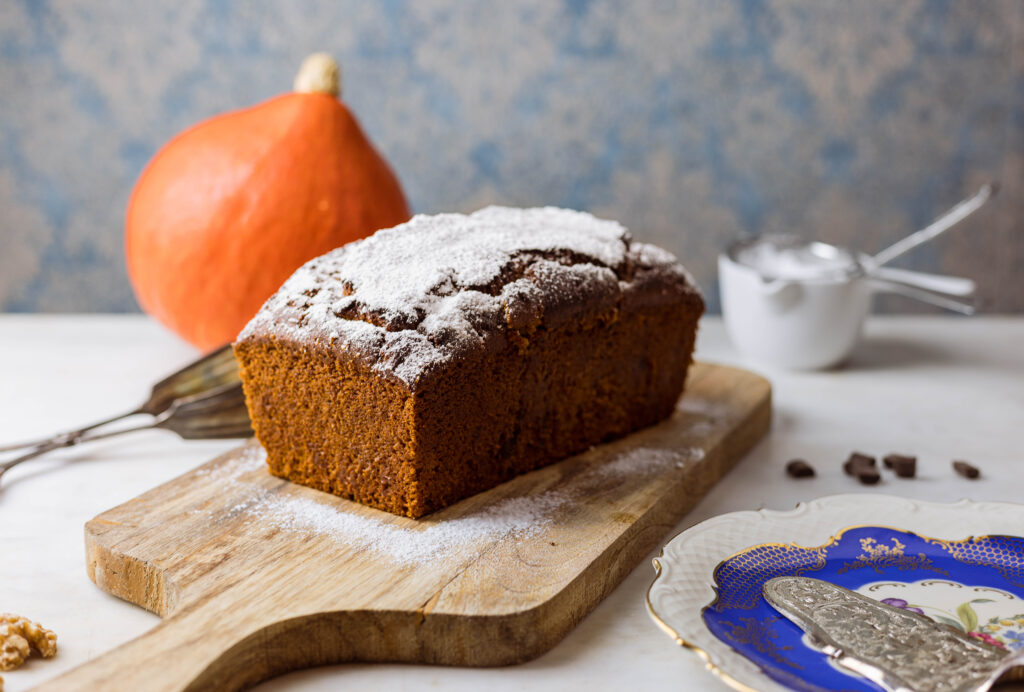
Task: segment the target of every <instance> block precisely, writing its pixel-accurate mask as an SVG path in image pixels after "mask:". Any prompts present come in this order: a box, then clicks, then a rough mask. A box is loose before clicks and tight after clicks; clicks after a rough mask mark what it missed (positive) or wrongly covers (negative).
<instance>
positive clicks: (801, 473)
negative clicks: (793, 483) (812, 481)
mask: <svg viewBox="0 0 1024 692" xmlns="http://www.w3.org/2000/svg"><path fill="white" fill-rule="evenodd" d="M786 473H788V474H789V475H790V476H792V477H793V478H813V477H814V467H813V466H811V465H810V464H808V463H807V462H806V461H804V460H803V459H793V460H792V461H790V462H789V463H788V464H786Z"/></svg>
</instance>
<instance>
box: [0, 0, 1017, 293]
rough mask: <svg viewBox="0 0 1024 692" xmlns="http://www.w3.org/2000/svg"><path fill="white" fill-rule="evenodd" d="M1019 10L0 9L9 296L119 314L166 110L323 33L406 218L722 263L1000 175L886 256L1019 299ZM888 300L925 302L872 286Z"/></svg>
mask: <svg viewBox="0 0 1024 692" xmlns="http://www.w3.org/2000/svg"><path fill="white" fill-rule="evenodd" d="M1022 11H1024V5H1022V2H1020V1H1016V0H1002V1H995V2H967V1H966V0H964V1H961V2H922V1H916V2H915V1H905V2H895V3H894V2H880V1H875V0H858V1H857V2H839V1H838V0H815V1H810V0H808V1H806V2H793V1H786V0H771V1H767V2H737V1H726V0H706V1H703V2H702V1H699V0H697V1H691V2H665V1H632V2H602V1H598V0H595V1H592V2H589V1H580V0H564V1H561V2H556V1H550V0H549V1H532V2H493V1H489V2H484V1H479V2H474V1H466V0H461V1H460V0H448V1H435V0H426V1H423V2H400V1H389V2H369V1H367V2H335V1H328V0H322V1H320V0H306V1H303V2H245V3H232V2H228V1H227V0H174V1H173V2H172V1H170V0H164V1H161V2H138V1H137V0H116V1H105V2H81V1H74V0H59V1H58V0H54V1H50V2H32V1H30V0H20V1H15V0H4V2H3V3H0V104H2V105H0V309H2V310H7V311H131V310H137V309H138V308H137V306H136V303H135V301H134V299H133V297H132V292H131V288H130V286H129V284H128V281H127V277H126V274H125V270H124V263H123V258H122V222H123V212H124V207H125V203H126V201H127V199H128V195H129V192H130V191H131V187H132V184H133V182H134V180H135V178H136V176H137V175H138V174H139V172H140V170H141V169H142V167H143V165H144V164H145V163H146V161H147V160H148V159H149V157H150V156H152V154H153V153H154V152H155V151H156V149H157V148H158V147H159V146H160V145H161V144H162V143H163V142H165V141H166V140H167V139H168V138H169V137H171V136H172V135H173V134H175V133H176V132H178V131H179V130H181V129H183V128H185V127H187V126H189V125H191V124H193V123H195V122H196V121H198V120H200V119H203V118H206V117H208V116H211V115H213V114H215V113H219V112H221V111H224V110H228V109H234V108H239V107H243V106H247V105H250V104H253V103H256V102H258V101H260V100H263V99H266V98H269V97H271V96H273V95H275V94H277V93H279V92H281V91H284V90H286V89H288V88H289V87H290V84H291V80H292V77H293V75H294V72H295V70H296V68H297V66H298V64H299V63H300V62H301V60H302V58H303V57H304V56H305V55H306V54H307V53H309V52H312V51H314V50H326V51H330V52H332V53H333V54H335V55H336V56H337V57H338V58H339V60H340V62H341V63H342V66H343V71H344V92H345V93H344V98H345V100H346V101H347V102H348V103H349V104H350V105H351V106H352V108H353V109H354V110H355V112H356V113H357V114H358V116H359V117H360V119H361V121H362V122H363V124H364V126H365V127H366V129H367V130H368V131H369V133H370V135H371V137H372V138H373V140H374V141H375V142H376V143H377V145H378V147H379V148H380V149H381V150H382V151H383V152H384V153H385V155H386V156H387V157H388V158H389V160H390V161H391V162H392V164H393V166H394V167H395V169H396V170H397V172H398V174H399V176H400V177H401V179H402V181H403V183H404V185H405V188H406V191H407V193H408V195H409V197H410V199H411V202H412V204H413V206H414V208H415V209H416V210H417V211H421V212H436V211H442V210H465V211H468V210H472V209H474V208H477V207H480V206H483V205H485V204H488V203H492V202H501V203H506V204H513V205H536V204H557V205H563V206H568V207H576V208H582V209H588V210H591V211H593V212H594V213H597V214H600V215H604V216H609V217H615V218H618V219H621V220H622V221H624V222H625V223H626V224H627V225H628V226H629V227H631V228H632V229H633V230H634V233H635V235H637V236H639V237H641V238H644V239H647V240H651V241H654V242H658V243H660V244H662V245H664V246H666V247H668V248H669V249H671V250H673V251H674V252H676V253H678V254H679V255H680V256H681V257H682V258H683V259H684V262H685V263H686V264H687V265H688V266H689V268H690V269H691V270H692V271H693V272H694V274H695V275H696V276H697V278H698V279H699V281H700V282H701V283H702V285H703V286H704V287H705V288H706V289H707V293H708V297H709V298H710V299H711V301H710V302H711V303H712V307H713V308H715V307H717V295H716V292H717V291H716V284H715V268H714V258H715V255H716V253H717V252H718V251H719V250H720V249H721V248H722V247H723V246H724V245H725V244H726V243H727V242H728V240H729V239H731V238H733V237H734V236H736V235H738V234H740V233H745V232H758V231H764V230H778V229H787V230H795V231H798V232H800V233H803V234H806V235H808V236H810V235H814V236H818V237H821V238H824V239H828V240H831V241H838V242H842V243H846V244H850V245H853V246H855V247H858V248H861V249H864V250H869V251H870V250H876V249H879V248H881V247H882V246H883V245H885V244H887V243H888V242H890V241H893V240H895V239H897V238H898V237H900V236H902V235H904V234H906V233H909V232H910V231H912V230H914V229H915V228H917V227H920V226H922V225H924V224H925V223H926V222H927V221H929V220H930V219H931V218H932V217H933V216H935V215H936V214H938V213H939V212H941V211H942V210H943V209H944V208H945V207H947V206H949V205H951V204H952V203H954V202H955V201H957V200H958V199H959V198H960V197H962V196H964V195H965V194H967V193H968V192H971V191H973V190H974V189H975V188H976V187H977V186H978V185H980V184H981V183H982V182H983V181H985V180H987V179H989V178H992V177H998V178H1000V179H1001V180H1002V181H1003V194H1002V195H1001V196H1000V198H999V199H998V200H997V202H996V203H995V204H993V205H991V206H990V207H989V208H987V209H985V210H983V211H982V212H980V213H979V214H978V215H977V216H976V217H975V218H973V219H972V220H971V221H970V222H969V223H967V224H965V225H964V227H963V228H962V229H960V230H959V231H956V232H954V233H953V234H951V235H950V236H949V237H946V238H943V239H942V240H940V241H939V242H937V243H935V244H934V245H931V246H928V247H925V248H922V249H921V250H920V251H918V252H916V253H915V254H914V255H913V257H911V258H908V259H907V261H906V262H905V264H907V265H908V266H913V267H915V268H920V269H927V270H932V271H942V272H952V273H959V274H964V275H968V276H972V277H974V278H976V279H978V280H979V282H980V283H981V289H982V293H983V296H984V297H985V299H986V300H987V302H988V305H989V308H990V309H992V310H998V311H1021V310H1024V279H1022V278H1021V277H1022V275H1024V233H1022V232H1021V228H1020V225H1021V224H1020V221H1019V220H1020V219H1021V218H1022V217H1021V212H1022V211H1024V208H1022V201H1021V200H1022V199H1024V198H1022V195H1021V192H1022V191H1024V158H1022V153H1024V102H1022V97H1024V79H1022V76H1024V64H1022V57H1024V52H1022V48H1024V39H1022V28H1024V27H1022V21H1024V15H1022ZM883 307H885V308H886V309H900V310H904V309H917V308H916V306H915V304H913V303H909V302H895V300H893V301H888V302H886V303H885V305H884V306H883Z"/></svg>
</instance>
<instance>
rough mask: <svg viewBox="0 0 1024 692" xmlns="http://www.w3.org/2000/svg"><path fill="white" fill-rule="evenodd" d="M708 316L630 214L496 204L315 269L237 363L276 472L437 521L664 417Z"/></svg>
mask: <svg viewBox="0 0 1024 692" xmlns="http://www.w3.org/2000/svg"><path fill="white" fill-rule="evenodd" d="M703 310H704V303H703V301H702V299H701V296H700V293H699V292H698V290H697V288H696V286H695V285H694V283H693V281H692V280H691V279H690V278H689V276H688V275H687V273H686V272H685V270H684V269H683V268H682V267H681V266H680V265H679V263H678V262H677V261H676V260H675V258H674V257H673V256H672V255H670V254H669V253H667V252H665V251H664V250H661V249H659V248H656V247H654V246H651V245H646V244H643V243H636V242H633V241H632V240H631V238H630V236H629V233H628V232H627V231H626V229H625V228H623V227H622V226H620V225H619V224H618V223H615V222H613V221H603V220H598V219H596V218H594V217H593V216H590V215H589V214H585V213H581V212H575V211H569V210H564V209H554V208H544V209H508V208H501V207H489V208H487V209H483V210H481V211H478V212H476V213H474V214H470V215H468V216H464V215H461V214H441V215H438V216H416V217H414V218H413V219H412V220H411V221H409V222H408V223H405V224H402V225H400V226H396V227H395V228H391V229H387V230H383V231H379V232H377V233H376V234H375V235H373V236H371V237H370V238H367V239H365V240H361V241H357V242H354V243H351V244H349V245H346V246H344V247H341V248H339V249H337V250H334V251H332V252H329V253H328V254H326V255H323V256H322V257H318V258H317V259H314V260H312V261H310V262H309V263H307V264H306V265H304V266H303V267H302V268H300V269H299V270H298V271H297V272H296V273H295V274H294V275H293V276H292V277H291V278H290V279H288V281H287V282H285V284H284V285H283V286H282V287H281V289H280V290H279V291H278V292H277V293H276V294H275V295H274V296H273V297H271V298H270V300H268V301H267V303H266V304H265V305H264V306H263V308H262V309H261V310H260V312H259V313H258V314H257V315H256V317H254V318H253V320H252V321H251V322H250V323H249V324H248V326H247V327H246V328H245V329H244V330H243V332H242V333H241V334H240V335H239V337H238V340H237V342H236V343H235V353H236V355H237V357H238V361H239V364H240V368H241V374H242V380H243V382H244V385H245V392H246V398H247V401H248V406H249V412H250V414H251V417H252V422H253V428H254V429H255V431H256V436H257V438H258V439H259V441H260V443H261V444H262V445H263V447H264V448H265V449H266V451H267V459H268V462H269V465H270V470H271V472H272V473H273V474H275V475H277V476H281V477H283V478H287V479H290V480H292V481H295V482H297V483H302V484H304V485H308V486H312V487H314V488H318V489H320V490H325V491H327V492H331V493H334V494H336V495H340V496H342V497H347V498H351V499H353V500H356V501H358V502H361V503H364V504H367V505H370V506H372V507H377V508H379V509H383V510H386V511H389V512H393V513H395V514H401V515H405V516H409V517H420V516H423V515H424V514H427V513H429V512H432V511H434V510H437V509H440V508H442V507H445V506H447V505H450V504H452V503H454V502H457V501H458V500H460V499H462V498H464V497H467V496H468V495H472V494H473V493H477V492H480V491H482V490H486V489H488V488H491V487H493V486H495V485H497V484H499V483H501V482H503V481H506V480H508V479H510V478H512V477H513V476H515V475H517V474H521V473H524V472H526V471H530V470H532V469H536V468H538V467H540V466H544V465H545V464H549V463H551V462H553V461H556V460H558V459H561V458H563V457H566V456H569V455H571V454H574V453H577V452H580V451H583V450H585V449H586V448H588V447H589V446H591V445H593V444H596V443H598V442H602V441H604V440H609V439H612V438H616V437H620V436H622V435H626V434H627V433H630V432H632V431H634V430H636V429H638V428H641V427H644V426H647V425H651V424H652V423H655V422H657V421H659V420H661V419H663V418H665V417H667V416H668V415H669V414H670V413H671V412H672V410H673V409H674V407H675V404H676V400H677V399H678V397H679V395H680V393H681V391H682V388H683V383H684V381H685V379H686V371H687V368H688V366H689V364H690V358H691V354H692V352H693V345H694V337H695V335H696V330H697V320H698V318H699V317H700V316H701V313H702V312H703Z"/></svg>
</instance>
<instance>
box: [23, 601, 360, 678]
mask: <svg viewBox="0 0 1024 692" xmlns="http://www.w3.org/2000/svg"><path fill="white" fill-rule="evenodd" d="M230 604H234V606H232V605H230ZM331 615H334V616H339V617H341V616H344V615H345V614H344V613H334V614H331ZM317 620H321V621H322V620H324V614H320V615H316V616H310V617H297V618H288V619H284V620H279V621H275V618H274V616H273V615H272V614H269V613H261V614H255V615H254V613H253V612H251V611H249V610H247V609H246V608H239V607H237V595H236V596H235V600H230V599H224V598H221V599H216V598H215V599H209V600H206V601H203V602H200V603H198V604H196V605H194V606H190V607H188V608H185V609H183V610H182V611H180V612H178V613H175V614H174V615H172V616H170V617H168V618H167V619H165V620H163V621H162V622H161V623H160V624H158V625H157V626H156V627H154V628H153V629H152V630H150V631H149V632H147V633H146V634H143V635H142V636H140V637H138V638H137V639H133V640H132V641H130V642H128V643H127V644H124V645H122V646H120V647H118V648H116V649H114V650H112V651H110V652H108V653H106V654H103V655H101V656H100V657H99V658H96V659H93V660H92V661H89V662H87V663H84V664H83V665H81V666H79V667H77V668H74V669H72V670H70V671H68V672H67V673H65V674H64V675H62V676H60V677H58V678H56V679H54V680H51V681H49V682H45V683H43V684H42V685H40V686H38V687H36V688H35V692H58V691H60V692H67V691H68V690H100V689H103V690H131V691H132V692H199V691H200V690H225V691H231V690H241V689H246V688H248V687H251V686H253V685H255V684H257V683H259V682H261V681H263V680H266V679H268V678H271V677H274V676H275V675H280V674H282V673H285V672H287V671H290V670H295V669H296V668H303V667H309V666H315V665H321V664H323V663H328V662H337V661H338V660H340V659H341V658H343V655H342V654H343V652H342V651H339V648H338V647H339V642H338V639H339V637H337V636H335V637H333V638H330V639H332V641H330V645H331V647H332V648H331V652H332V653H333V654H334V655H333V656H331V657H330V660H326V659H321V660H318V659H319V658H320V655H321V654H322V653H323V647H321V646H318V643H319V642H318V641H317V638H316V636H315V635H316V632H317V630H320V629H322V627H323V625H324V624H329V626H333V627H335V628H336V627H337V626H338V621H337V620H332V622H331V623H324V622H319V623H318V622H316V621H317ZM318 625H319V626H318ZM300 630H301V634H300ZM311 635H312V636H311ZM297 642H298V644H297Z"/></svg>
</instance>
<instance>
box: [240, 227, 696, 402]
mask: <svg viewBox="0 0 1024 692" xmlns="http://www.w3.org/2000/svg"><path fill="white" fill-rule="evenodd" d="M633 245H634V244H632V241H631V238H630V236H629V233H628V231H627V230H626V229H625V228H624V227H623V226H621V225H620V224H619V223H617V222H615V221H607V220H602V219H597V218H595V217H593V216H591V215H590V214H586V213H584V212H578V211H572V210H568V209H557V208H554V207H545V208H539V209H511V208H506V207H488V208H486V209H482V210H480V211H477V212H475V213H473V214H469V215H463V214H438V215H435V216H425V215H418V216H415V217H413V219H412V220H410V221H409V222H407V223H405V224H402V225H400V226H396V227H395V228H390V229H385V230H382V231H378V232H377V233H376V234H374V235H373V236H370V237H369V238H366V239H364V240H361V241H357V242H355V243H350V244H348V245H346V246H344V247H341V248H338V249H337V250H334V251H332V252H329V253H327V254H326V255H323V256H322V257H318V258H316V259H314V260H312V261H310V262H308V263H307V264H306V265H304V266H303V267H301V268H300V269H299V270H298V271H297V272H295V274H294V275H293V276H292V277H291V278H290V279H289V280H288V281H287V282H285V284H284V285H283V286H282V287H281V289H280V290H279V291H278V292H277V293H276V294H275V295H274V296H272V297H271V298H270V300H269V301H267V303H266V305H264V306H263V308H262V309H261V310H260V312H259V313H258V314H257V315H256V317H255V318H253V320H252V321H251V322H250V323H249V324H248V325H247V326H246V328H245V329H244V330H243V331H242V333H241V334H240V335H239V341H245V340H247V339H250V338H253V337H255V336H257V335H259V334H261V333H271V334H274V335H275V336H277V337H283V338H288V339H292V340H295V341H299V342H316V343H324V342H326V343H327V344H330V345H331V346H335V347H339V348H344V349H348V350H350V351H351V352H352V353H356V354H359V355H360V356H362V357H365V358H368V359H370V360H371V361H372V362H371V366H372V367H373V368H374V369H376V370H379V371H381V372H387V373H390V374H394V375H395V376H397V377H398V378H399V379H401V380H402V381H404V382H405V383H407V384H409V385H414V384H415V383H416V382H417V381H418V379H419V378H420V377H421V376H422V375H423V374H424V373H426V372H428V371H431V370H432V369H435V368H436V367H437V366H440V365H442V364H444V363H446V362H449V361H450V360H451V359H452V358H454V357H456V356H458V355H459V354H462V353H465V352H467V351H469V350H473V349H479V348H481V347H482V346H483V344H484V343H485V342H486V341H487V340H488V339H491V338H504V336H503V334H504V331H505V330H506V329H507V328H508V324H507V320H508V319H509V314H510V310H511V309H512V308H521V307H523V306H526V309H527V310H528V312H529V313H530V314H535V315H539V316H540V318H542V319H543V318H544V317H545V312H546V310H548V309H550V308H553V307H558V308H560V309H562V310H565V309H566V306H570V307H574V308H575V309H577V310H578V311H580V312H583V311H586V310H604V309H611V308H612V307H614V305H615V303H616V302H617V301H618V300H620V298H621V294H622V292H623V291H629V290H631V289H632V288H633V286H632V283H631V277H632V275H633V273H634V272H635V271H643V272H646V274H645V276H646V277H647V278H648V279H650V276H658V277H662V278H663V281H662V283H664V284H671V285H673V286H675V287H676V288H677V290H678V291H680V292H682V291H694V292H695V291H696V287H695V286H694V285H693V284H692V282H690V281H689V280H688V279H687V278H686V274H685V272H684V271H683V269H682V267H681V266H679V264H678V262H676V260H675V258H674V257H673V256H672V255H671V254H670V253H668V252H666V251H664V250H660V249H658V248H654V247H653V246H649V245H644V244H642V243H637V244H635V248H634V247H633ZM538 288H539V289H540V290H538ZM638 290H640V289H638ZM644 290H647V289H644ZM652 293H656V294H663V293H664V291H663V290H657V291H653V292H652ZM595 297H596V299H595Z"/></svg>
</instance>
